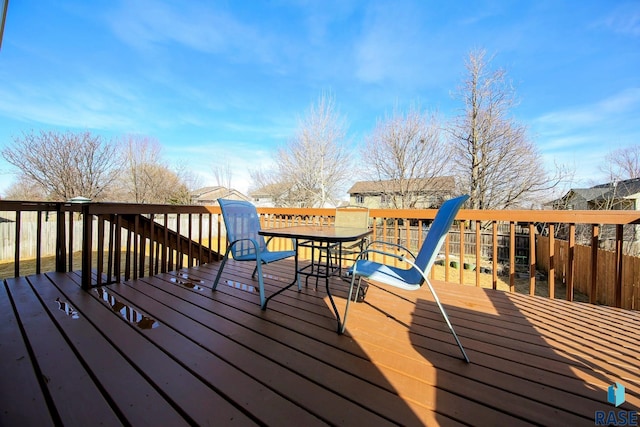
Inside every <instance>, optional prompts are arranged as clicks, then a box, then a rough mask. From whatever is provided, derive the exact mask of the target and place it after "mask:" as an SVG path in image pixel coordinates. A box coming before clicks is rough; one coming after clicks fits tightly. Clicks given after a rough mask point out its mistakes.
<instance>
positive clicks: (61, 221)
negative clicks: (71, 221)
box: [56, 203, 71, 273]
mask: <svg viewBox="0 0 640 427" xmlns="http://www.w3.org/2000/svg"><path fill="white" fill-rule="evenodd" d="M66 225H67V214H66V213H65V212H64V211H63V210H62V203H57V204H56V271H57V272H58V273H66V271H67V264H66V259H65V258H67V236H66V232H65V228H66V227H65V226H66ZM69 267H71V266H69Z"/></svg>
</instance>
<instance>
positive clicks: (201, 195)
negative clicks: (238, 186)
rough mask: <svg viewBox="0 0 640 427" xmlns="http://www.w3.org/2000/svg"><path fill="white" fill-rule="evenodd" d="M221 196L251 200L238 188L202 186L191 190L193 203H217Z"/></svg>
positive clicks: (208, 204) (207, 204)
mask: <svg viewBox="0 0 640 427" xmlns="http://www.w3.org/2000/svg"><path fill="white" fill-rule="evenodd" d="M219 198H223V199H232V200H245V201H250V199H249V197H247V196H245V195H244V194H242V193H241V192H239V191H238V190H234V189H233V188H226V187H221V186H216V187H202V188H199V189H197V190H194V191H192V192H191V204H193V205H204V206H211V205H217V204H218V199H219Z"/></svg>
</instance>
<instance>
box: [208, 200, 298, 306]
mask: <svg viewBox="0 0 640 427" xmlns="http://www.w3.org/2000/svg"><path fill="white" fill-rule="evenodd" d="M218 203H219V204H220V209H221V210H222V217H223V219H224V224H225V228H226V230H227V242H228V245H227V250H226V252H225V254H224V258H223V259H222V264H221V265H220V269H219V270H218V274H217V275H216V279H215V281H214V282H213V290H214V291H215V290H216V287H217V286H218V281H219V280H220V276H221V275H222V270H223V269H224V266H225V264H226V262H227V260H228V259H229V254H230V253H231V255H232V256H233V259H234V260H236V261H255V263H256V268H255V269H254V270H253V274H252V275H251V277H252V278H254V279H255V276H256V273H257V274H258V284H259V289H260V307H261V308H262V309H263V310H264V309H266V307H267V301H268V300H269V299H270V298H271V297H273V296H275V295H276V294H278V293H280V292H281V291H283V290H284V289H281V290H280V291H279V292H277V293H276V294H274V295H271V296H270V297H269V298H265V292H264V281H263V277H262V264H269V263H272V262H275V261H280V260H283V259H286V258H291V257H295V255H296V248H295V241H294V242H293V243H294V248H293V250H291V251H270V250H269V249H268V248H267V243H268V242H265V240H264V237H263V236H261V235H260V234H258V232H259V231H260V218H259V216H258V211H257V210H256V207H255V206H254V205H253V204H251V203H249V202H245V201H241V200H226V199H218ZM296 260H297V258H296ZM297 270H298V268H297V266H296V270H295V271H297ZM296 274H297V273H296ZM297 282H298V289H299V290H300V289H301V286H300V280H299V278H298V279H297Z"/></svg>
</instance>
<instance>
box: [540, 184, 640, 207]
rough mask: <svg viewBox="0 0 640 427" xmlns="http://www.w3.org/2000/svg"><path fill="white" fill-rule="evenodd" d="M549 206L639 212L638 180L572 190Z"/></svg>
mask: <svg viewBox="0 0 640 427" xmlns="http://www.w3.org/2000/svg"><path fill="white" fill-rule="evenodd" d="M551 205H552V207H553V209H568V210H572V209H573V210H601V209H605V210H606V209H610V210H640V178H634V179H627V180H624V181H614V182H609V183H606V184H600V185H596V186H593V187H591V188H572V189H571V190H569V191H568V192H567V194H565V195H564V196H563V197H561V198H560V199H557V200H554V201H553V202H551Z"/></svg>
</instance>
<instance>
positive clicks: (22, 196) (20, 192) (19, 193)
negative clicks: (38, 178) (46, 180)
mask: <svg viewBox="0 0 640 427" xmlns="http://www.w3.org/2000/svg"><path fill="white" fill-rule="evenodd" d="M5 199H7V200H33V201H46V200H47V194H46V193H45V192H44V189H43V188H42V186H41V185H40V184H38V183H36V182H33V181H32V180H30V179H29V177H28V176H24V175H22V174H21V175H20V176H19V177H18V179H17V180H16V181H15V182H14V183H12V184H11V186H9V188H8V189H7V191H6V195H5Z"/></svg>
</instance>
